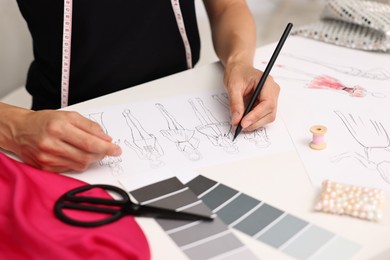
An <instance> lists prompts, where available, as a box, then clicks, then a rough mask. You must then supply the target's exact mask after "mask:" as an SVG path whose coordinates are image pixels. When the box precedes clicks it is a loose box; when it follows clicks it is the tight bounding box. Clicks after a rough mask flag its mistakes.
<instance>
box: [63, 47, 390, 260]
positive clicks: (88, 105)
mask: <svg viewBox="0 0 390 260" xmlns="http://www.w3.org/2000/svg"><path fill="white" fill-rule="evenodd" d="M259 50H261V48H260V49H259ZM259 50H258V51H259ZM222 73H223V70H222V67H221V65H220V64H219V63H212V64H209V65H204V66H202V67H199V68H195V69H192V70H188V71H185V72H182V73H178V74H174V75H172V76H168V77H165V78H162V79H159V80H155V81H152V82H148V83H146V84H142V85H139V86H136V87H132V88H129V89H126V90H123V91H119V92H116V93H113V94H110V95H106V96H103V97H100V98H97V99H93V100H89V101H86V102H83V103H79V104H76V105H73V106H70V107H68V108H66V110H74V111H83V110H90V109H94V108H98V107H104V106H111V105H116V104H120V103H128V102H131V101H140V100H147V99H150V98H153V99H154V98H165V97H169V96H172V95H181V94H189V93H192V92H193V93H197V92H199V91H200V90H202V89H204V90H206V89H210V88H213V86H221V84H222V76H223V75H222ZM271 74H272V73H271ZM281 162H283V163H281ZM197 172H198V173H199V174H202V175H204V176H206V177H209V178H212V179H214V180H216V181H220V182H222V183H224V184H226V185H228V186H230V187H232V188H235V189H237V190H240V191H242V192H244V193H246V194H248V195H250V196H253V197H255V198H257V199H259V200H263V201H265V202H267V203H268V204H271V205H273V206H275V207H277V208H280V209H283V210H284V211H286V212H289V213H291V214H293V215H295V216H297V217H300V218H302V219H304V220H306V221H309V222H311V223H313V224H316V225H318V226H320V227H323V228H324V229H328V230H329V231H331V232H334V233H336V234H338V235H340V236H343V237H345V238H347V239H350V240H352V241H355V242H357V243H359V244H360V245H362V248H361V250H360V251H359V252H358V254H356V255H355V257H354V259H372V260H379V259H390V217H389V215H390V211H389V208H390V205H389V201H390V200H389V194H386V196H387V197H386V205H385V214H384V216H385V217H384V219H383V220H382V221H381V222H379V223H374V222H369V221H365V220H360V219H356V218H352V217H347V216H336V215H331V214H324V213H318V212H315V211H314V210H313V205H314V202H315V199H316V197H317V195H318V190H317V189H316V188H315V187H314V186H313V185H312V183H311V181H310V178H309V175H308V173H307V172H306V170H305V168H304V166H303V163H302V161H301V158H300V157H299V155H298V154H297V153H296V152H295V151H291V152H285V153H282V154H273V155H269V156H262V157H258V158H253V159H246V160H244V161H237V162H232V163H227V164H223V165H215V166H209V167H205V168H202V169H198V171H197ZM137 221H138V223H139V224H140V225H141V227H142V228H143V230H144V232H145V233H146V235H147V237H148V240H149V243H150V247H151V253H152V257H153V259H173V258H174V259H187V257H186V256H185V255H184V254H183V253H182V252H181V251H180V250H179V249H178V247H177V246H176V245H175V244H174V242H173V241H172V240H171V239H170V238H169V237H168V236H167V235H166V234H165V232H164V231H163V230H162V229H161V227H160V226H159V225H158V224H157V223H156V222H155V221H154V220H153V219H146V218H145V219H143V218H138V219H137ZM233 232H234V233H235V234H236V235H237V236H238V237H239V238H240V239H241V240H242V241H243V242H244V243H245V244H246V245H247V246H248V247H249V248H250V249H251V250H252V251H253V252H254V253H255V254H256V255H258V256H259V258H261V259H291V257H289V256H287V255H286V254H284V253H283V252H281V251H278V250H276V249H274V248H272V247H270V246H268V245H266V244H264V243H262V242H259V241H256V240H254V239H252V238H250V237H249V236H247V235H244V234H242V233H240V232H237V231H233Z"/></svg>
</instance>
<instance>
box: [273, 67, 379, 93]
mask: <svg viewBox="0 0 390 260" xmlns="http://www.w3.org/2000/svg"><path fill="white" fill-rule="evenodd" d="M275 67H278V68H282V69H285V70H289V71H292V72H296V73H299V74H303V75H306V76H308V77H309V78H308V79H302V78H300V79H293V78H287V79H290V80H291V79H292V80H299V81H304V82H307V85H306V86H307V88H311V89H327V90H332V91H337V92H339V93H344V94H348V95H349V96H351V97H366V96H368V95H370V96H372V97H375V98H384V97H386V95H385V94H383V93H380V92H370V91H368V90H367V89H366V88H364V87H361V86H348V85H346V84H345V83H342V82H341V81H340V80H338V79H336V78H335V77H332V76H328V75H315V74H312V73H309V72H306V71H303V70H299V69H296V68H292V67H288V66H285V65H280V64H278V65H276V66H275ZM276 77H277V78H284V77H278V76H276Z"/></svg>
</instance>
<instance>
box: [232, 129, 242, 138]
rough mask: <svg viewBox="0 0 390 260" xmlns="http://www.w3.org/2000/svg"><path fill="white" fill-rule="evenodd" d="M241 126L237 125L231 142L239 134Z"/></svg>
mask: <svg viewBox="0 0 390 260" xmlns="http://www.w3.org/2000/svg"><path fill="white" fill-rule="evenodd" d="M241 129H242V127H241V125H238V126H237V128H236V132H235V133H234V137H233V141H234V140H236V138H237V136H238V134H239V133H240V132H241Z"/></svg>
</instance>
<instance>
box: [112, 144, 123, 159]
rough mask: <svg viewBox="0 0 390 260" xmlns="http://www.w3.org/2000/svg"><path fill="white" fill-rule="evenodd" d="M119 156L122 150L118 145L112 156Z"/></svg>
mask: <svg viewBox="0 0 390 260" xmlns="http://www.w3.org/2000/svg"><path fill="white" fill-rule="evenodd" d="M121 154H122V148H121V147H120V146H119V145H117V146H116V149H115V152H114V154H113V156H119V155H121Z"/></svg>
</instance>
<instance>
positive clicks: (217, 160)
mask: <svg viewBox="0 0 390 260" xmlns="http://www.w3.org/2000/svg"><path fill="white" fill-rule="evenodd" d="M226 99H227V95H226V93H225V92H224V89H223V88H222V87H221V88H220V90H219V91H217V93H215V90H214V92H208V91H206V92H202V93H198V94H197V95H196V96H175V97H171V98H164V99H158V100H147V101H143V102H138V103H134V102H132V103H129V104H122V105H117V106H112V107H106V108H99V110H97V111H79V112H80V113H81V114H83V115H85V116H86V117H89V118H91V117H92V116H91V115H95V118H96V115H99V117H98V118H99V120H95V121H96V122H98V123H99V124H100V125H102V127H104V129H105V132H107V133H108V134H109V135H110V136H111V137H112V138H113V140H118V141H117V143H118V144H119V145H120V146H121V148H122V151H123V154H122V155H121V157H120V158H121V159H120V161H119V160H118V161H116V167H117V168H118V167H119V165H117V164H120V169H121V170H122V175H126V174H135V173H137V172H150V171H177V170H188V171H189V170H193V169H197V168H199V167H205V166H208V165H213V164H221V163H226V162H232V161H237V160H241V159H245V158H249V157H255V156H262V155H268V154H273V153H278V152H283V151H293V145H292V142H291V139H290V137H289V135H288V132H287V131H286V128H285V126H284V124H283V123H282V121H280V120H276V121H275V122H274V123H272V124H270V125H268V126H267V127H266V128H260V129H258V130H256V131H254V132H251V133H245V132H242V134H241V135H239V136H238V137H237V139H236V140H235V141H233V128H232V126H231V121H230V113H229V108H228V107H226V104H225V103H223V102H226ZM221 102H222V103H221ZM92 118H93V117H92ZM105 161H106V160H102V162H105ZM102 162H101V163H100V164H97V165H94V166H93V167H91V169H89V170H88V171H87V173H83V174H82V175H83V176H77V178H83V179H86V180H88V178H91V180H92V181H93V182H96V181H97V180H99V178H100V177H98V176H102V177H101V178H103V179H100V181H104V182H110V181H112V180H109V179H110V176H111V177H112V178H113V179H115V178H116V177H118V176H119V175H118V174H113V167H112V164H109V163H102ZM110 166H111V167H110ZM99 172H100V173H101V174H100V175H99V174H98V173H99ZM89 176H90V177H89Z"/></svg>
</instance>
